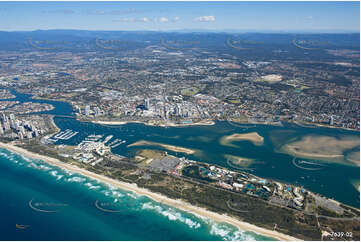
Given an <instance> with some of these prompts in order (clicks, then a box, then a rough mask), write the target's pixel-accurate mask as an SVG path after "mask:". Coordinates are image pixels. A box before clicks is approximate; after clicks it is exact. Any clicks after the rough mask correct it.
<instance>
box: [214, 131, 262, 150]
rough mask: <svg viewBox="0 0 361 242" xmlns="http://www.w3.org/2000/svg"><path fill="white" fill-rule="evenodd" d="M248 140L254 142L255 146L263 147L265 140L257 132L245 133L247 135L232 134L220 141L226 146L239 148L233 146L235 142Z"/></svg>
mask: <svg viewBox="0 0 361 242" xmlns="http://www.w3.org/2000/svg"><path fill="white" fill-rule="evenodd" d="M241 140H246V141H250V142H252V144H254V145H263V142H264V138H263V137H262V136H261V135H259V134H258V133H257V132H251V133H245V134H232V135H228V136H223V137H222V138H221V140H220V144H222V145H225V146H231V147H235V148H238V146H236V145H234V144H232V142H233V141H241Z"/></svg>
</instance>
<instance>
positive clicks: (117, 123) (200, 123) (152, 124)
mask: <svg viewBox="0 0 361 242" xmlns="http://www.w3.org/2000/svg"><path fill="white" fill-rule="evenodd" d="M79 121H80V120H79ZM81 122H82V121H81ZM91 122H92V123H95V124H105V125H123V124H128V123H139V124H144V125H148V126H158V127H183V126H192V125H210V126H211V125H214V124H215V122H214V121H213V120H205V121H200V122H197V123H184V124H176V123H166V124H156V123H147V122H143V121H136V120H134V121H91Z"/></svg>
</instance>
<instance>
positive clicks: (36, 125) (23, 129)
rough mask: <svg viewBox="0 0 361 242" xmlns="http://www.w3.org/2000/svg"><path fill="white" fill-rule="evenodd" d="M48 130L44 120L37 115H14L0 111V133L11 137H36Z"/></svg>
mask: <svg viewBox="0 0 361 242" xmlns="http://www.w3.org/2000/svg"><path fill="white" fill-rule="evenodd" d="M47 131H49V127H48V125H47V123H46V121H45V120H44V119H43V118H42V117H39V116H31V117H26V118H25V117H22V118H20V117H16V116H15V115H14V114H12V113H11V114H9V115H7V114H5V113H3V112H2V113H0V135H1V136H2V137H8V138H12V139H31V138H36V137H38V136H40V135H42V134H44V133H46V132H47Z"/></svg>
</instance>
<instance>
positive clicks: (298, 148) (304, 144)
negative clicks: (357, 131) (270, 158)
mask: <svg viewBox="0 0 361 242" xmlns="http://www.w3.org/2000/svg"><path fill="white" fill-rule="evenodd" d="M357 146H360V140H359V138H357V137H354V136H343V137H340V138H335V137H331V136H314V135H308V136H304V137H303V138H302V139H301V140H299V141H295V142H292V143H290V144H286V145H284V146H283V147H282V148H281V150H282V151H283V152H284V153H287V154H290V155H293V156H297V157H302V158H311V159H312V158H315V159H323V160H327V159H329V161H336V162H345V157H344V152H345V151H346V150H349V149H353V148H355V147H357ZM350 158H351V161H350V162H351V163H353V164H355V165H358V166H359V165H360V161H359V159H358V161H357V160H353V159H352V158H354V159H355V157H353V156H352V157H350Z"/></svg>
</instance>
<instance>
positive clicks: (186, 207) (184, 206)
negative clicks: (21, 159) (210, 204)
mask: <svg viewBox="0 0 361 242" xmlns="http://www.w3.org/2000/svg"><path fill="white" fill-rule="evenodd" d="M0 147H1V148H5V149H8V150H10V151H12V152H15V153H18V154H21V155H25V156H28V157H30V158H33V159H40V160H43V161H45V162H47V163H48V164H50V165H54V166H57V167H60V168H63V169H66V170H69V171H71V172H75V173H79V174H81V175H84V176H87V177H90V178H92V179H95V180H98V181H100V182H102V183H108V184H111V185H113V186H116V187H119V188H120V189H123V190H128V191H133V192H135V193H137V194H139V195H144V196H147V197H149V198H151V199H153V200H155V201H157V202H160V203H163V204H166V205H169V206H172V207H175V208H178V209H181V210H183V211H187V212H190V213H193V214H197V215H200V216H203V217H207V218H210V219H212V220H214V221H216V222H226V223H229V224H232V225H234V226H236V227H238V228H239V229H241V230H246V231H253V232H255V233H258V234H262V235H264V236H268V237H273V238H276V239H279V240H287V241H296V240H299V239H297V238H295V237H292V236H289V235H285V234H282V233H280V232H277V231H273V230H268V229H264V228H261V227H257V226H255V225H253V224H249V223H246V222H243V221H239V220H238V219H235V218H233V217H230V216H228V215H224V214H218V213H215V212H211V211H208V210H206V209H204V208H200V207H196V206H193V205H191V204H189V203H186V202H183V201H181V200H175V199H170V198H168V197H166V196H164V195H161V194H158V193H154V192H151V191H149V190H147V189H144V188H140V187H138V186H137V185H136V184H130V183H126V182H121V181H117V180H114V179H111V178H109V177H106V176H102V175H99V174H96V173H93V172H90V171H88V170H85V169H82V168H79V167H77V166H74V165H70V164H67V163H64V162H61V161H59V160H57V159H55V158H51V157H47V156H43V155H39V154H36V153H33V152H30V151H28V150H25V149H23V148H20V147H17V146H14V145H11V144H5V143H1V142H0Z"/></svg>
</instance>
